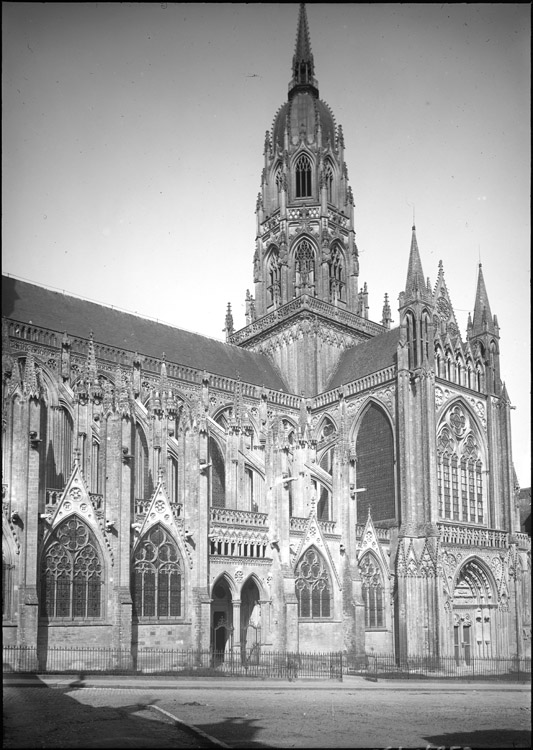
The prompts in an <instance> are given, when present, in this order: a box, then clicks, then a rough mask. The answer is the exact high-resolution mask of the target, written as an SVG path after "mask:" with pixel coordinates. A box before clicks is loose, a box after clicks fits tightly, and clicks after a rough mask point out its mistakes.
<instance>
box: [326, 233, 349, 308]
mask: <svg viewBox="0 0 533 750" xmlns="http://www.w3.org/2000/svg"><path fill="white" fill-rule="evenodd" d="M328 268H329V301H330V302H332V303H333V304H335V303H336V302H338V301H344V299H345V296H346V291H345V288H346V281H345V274H344V262H343V256H342V253H341V251H340V250H339V248H338V247H335V248H333V250H332V251H331V258H330V260H329V262H328Z"/></svg>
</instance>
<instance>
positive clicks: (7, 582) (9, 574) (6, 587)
mask: <svg viewBox="0 0 533 750" xmlns="http://www.w3.org/2000/svg"><path fill="white" fill-rule="evenodd" d="M13 572H14V565H13V562H12V559H11V555H10V554H9V553H8V552H7V544H6V542H5V540H4V539H2V620H5V621H9V620H11V618H12V616H13V588H14V587H13V583H14V581H13Z"/></svg>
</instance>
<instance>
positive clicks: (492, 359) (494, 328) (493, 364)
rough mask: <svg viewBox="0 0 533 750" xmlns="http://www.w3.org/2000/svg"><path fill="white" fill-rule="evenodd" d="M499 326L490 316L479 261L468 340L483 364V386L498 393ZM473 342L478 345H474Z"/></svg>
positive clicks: (499, 383) (491, 391) (499, 385)
mask: <svg viewBox="0 0 533 750" xmlns="http://www.w3.org/2000/svg"><path fill="white" fill-rule="evenodd" d="M499 338H500V327H499V325H498V320H497V318H496V316H494V317H493V316H492V313H491V310H490V304H489V297H488V294H487V290H486V288H485V279H484V278H483V270H482V268H481V263H480V264H479V273H478V277H477V289H476V301H475V303H474V316H473V319H472V326H471V328H470V331H469V333H468V340H469V342H470V344H471V345H472V347H473V348H474V350H476V348H477V351H478V352H479V356H480V357H481V359H482V360H483V363H484V366H485V387H486V389H487V391H488V392H489V393H496V394H499V392H500V389H501V382H500V351H499ZM475 344H477V345H478V346H477V347H476V346H475Z"/></svg>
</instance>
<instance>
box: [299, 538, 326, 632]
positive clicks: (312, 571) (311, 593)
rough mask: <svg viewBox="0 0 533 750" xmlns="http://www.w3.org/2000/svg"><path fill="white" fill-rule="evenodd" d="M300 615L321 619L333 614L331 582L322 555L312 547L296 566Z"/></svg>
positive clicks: (305, 617) (306, 617)
mask: <svg viewBox="0 0 533 750" xmlns="http://www.w3.org/2000/svg"><path fill="white" fill-rule="evenodd" d="M295 586H296V598H297V599H298V617H301V618H304V619H313V620H314V619H321V618H324V617H330V615H331V584H330V579H329V575H328V572H327V569H326V566H325V563H324V559H323V557H322V555H321V554H320V553H319V552H318V550H317V549H316V548H315V547H310V548H309V549H308V550H307V551H306V552H305V554H304V556H303V557H302V559H301V560H300V562H299V563H298V567H297V568H296V584H295Z"/></svg>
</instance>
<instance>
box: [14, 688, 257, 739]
mask: <svg viewBox="0 0 533 750" xmlns="http://www.w3.org/2000/svg"><path fill="white" fill-rule="evenodd" d="M10 678H12V679H10ZM83 685H84V675H83V674H80V675H78V676H77V677H74V678H72V679H70V680H69V678H68V677H67V676H66V680H65V682H63V683H61V685H58V686H57V687H56V686H54V687H49V686H48V685H47V684H46V683H45V682H44V681H43V680H41V679H40V678H39V677H38V676H37V675H30V674H25V675H16V676H15V675H9V677H8V676H7V675H4V687H3V700H4V713H3V727H2V732H3V743H2V745H3V747H4V748H6V749H7V750H11V749H12V750H15V748H21V749H22V748H40V747H46V748H77V749H79V750H83V749H84V748H87V749H89V748H104V747H106V748H130V747H137V748H187V749H189V748H211V747H215V745H214V744H213V743H211V742H210V741H209V739H208V738H206V737H201V736H198V735H197V734H195V733H194V732H193V731H191V730H190V729H188V728H187V727H186V726H184V725H176V723H175V722H174V721H173V720H172V719H171V718H170V717H166V716H162V715H161V714H160V713H159V712H158V711H155V710H154V709H152V708H151V706H152V705H156V704H157V702H158V699H157V698H156V697H154V696H149V695H146V691H143V693H144V695H143V698H144V701H143V702H136V703H131V704H128V705H125V706H111V705H104V706H99V707H94V706H91V705H88V704H86V703H83V702H80V701H78V700H76V699H75V698H74V697H73V696H72V695H69V693H72V691H73V690H76V692H78V691H80V692H81V693H82V692H83ZM105 700H108V698H105ZM204 731H206V732H207V730H204ZM250 734H251V732H250Z"/></svg>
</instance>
